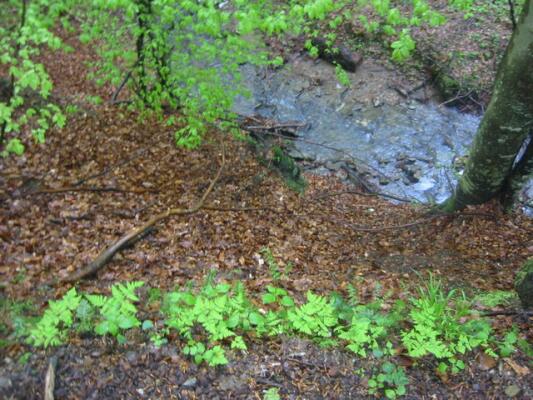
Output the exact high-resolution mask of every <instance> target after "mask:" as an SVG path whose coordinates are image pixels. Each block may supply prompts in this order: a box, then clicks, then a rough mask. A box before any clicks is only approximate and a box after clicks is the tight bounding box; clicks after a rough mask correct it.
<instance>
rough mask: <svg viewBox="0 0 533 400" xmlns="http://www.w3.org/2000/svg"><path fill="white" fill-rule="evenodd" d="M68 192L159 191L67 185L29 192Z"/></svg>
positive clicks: (31, 193)
mask: <svg viewBox="0 0 533 400" xmlns="http://www.w3.org/2000/svg"><path fill="white" fill-rule="evenodd" d="M66 192H115V193H137V194H142V193H157V190H153V189H121V188H117V187H92V186H91V187H77V186H67V187H62V188H57V189H40V190H37V191H35V192H29V193H27V194H28V195H35V194H54V193H66Z"/></svg>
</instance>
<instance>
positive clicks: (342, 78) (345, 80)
mask: <svg viewBox="0 0 533 400" xmlns="http://www.w3.org/2000/svg"><path fill="white" fill-rule="evenodd" d="M335 75H336V76H337V80H338V81H339V83H340V84H341V85H342V86H345V87H350V86H351V85H352V82H351V81H350V77H349V76H348V74H347V73H346V71H345V70H344V69H342V67H341V66H340V65H339V64H336V65H335Z"/></svg>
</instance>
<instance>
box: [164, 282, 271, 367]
mask: <svg viewBox="0 0 533 400" xmlns="http://www.w3.org/2000/svg"><path fill="white" fill-rule="evenodd" d="M162 311H163V314H164V315H165V317H166V318H165V325H166V326H167V327H168V328H169V329H174V330H176V331H177V332H178V333H179V334H180V335H181V336H182V337H183V338H184V339H185V340H187V342H188V343H189V344H188V345H187V346H186V347H185V348H184V352H185V353H186V354H188V355H191V356H193V357H194V359H195V361H197V362H201V361H206V362H208V363H209V364H213V363H214V364H215V365H218V364H219V363H221V362H223V361H224V360H225V357H223V355H224V349H223V348H222V347H221V346H219V345H216V346H213V347H211V348H208V347H207V346H205V345H204V344H203V343H200V342H198V341H197V340H195V338H194V332H195V331H196V330H197V329H199V328H201V330H202V331H203V332H205V335H206V339H207V341H208V342H209V343H217V342H224V341H229V342H230V345H231V348H233V349H241V350H246V344H245V343H244V340H243V338H242V337H241V336H240V335H238V334H237V332H238V331H242V332H246V331H249V330H250V329H251V328H252V324H253V323H254V321H255V322H256V323H257V322H258V321H259V320H261V316H260V315H259V314H258V313H257V311H256V310H255V308H254V307H253V306H252V305H251V303H250V301H249V300H248V298H247V297H246V294H245V292H244V287H243V286H242V284H240V283H239V284H236V285H234V286H231V285H229V284H226V283H219V284H217V285H214V284H213V283H212V282H209V281H208V282H207V283H206V284H205V285H204V286H203V287H202V289H201V290H200V291H199V292H198V293H195V292H194V291H193V290H192V289H188V290H182V291H174V292H170V293H168V294H167V295H166V296H165V299H164V302H163V308H162ZM230 339H231V340H230ZM202 346H203V348H202Z"/></svg>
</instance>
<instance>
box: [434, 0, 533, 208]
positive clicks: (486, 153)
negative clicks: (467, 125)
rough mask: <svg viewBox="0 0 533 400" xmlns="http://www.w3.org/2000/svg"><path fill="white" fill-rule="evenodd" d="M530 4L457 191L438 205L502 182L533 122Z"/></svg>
mask: <svg viewBox="0 0 533 400" xmlns="http://www.w3.org/2000/svg"><path fill="white" fill-rule="evenodd" d="M532 26H533V2H532V1H531V0H526V2H525V3H524V7H523V11H522V14H521V16H520V18H519V20H518V22H517V26H516V29H515V30H514V32H513V34H512V36H511V40H510V42H509V45H508V46H507V50H506V52H505V55H504V58H503V60H502V61H501V63H500V66H499V68H498V73H497V75H496V81H495V83H494V89H493V94H492V98H491V101H490V103H489V106H488V108H487V111H486V113H485V115H484V116H483V119H482V121H481V124H480V126H479V128H478V131H477V134H476V137H475V138H474V143H473V144H472V147H471V149H470V155H469V158H468V161H467V164H466V168H465V171H464V174H463V176H462V177H461V179H460V180H459V183H458V185H457V188H456V191H455V194H454V195H453V196H451V197H450V198H449V199H448V200H446V202H445V203H444V204H442V205H441V208H442V209H443V210H445V211H455V210H460V209H463V208H464V207H465V206H467V205H469V204H481V203H484V202H486V201H488V200H490V199H491V198H493V197H494V196H496V195H497V194H499V193H500V192H501V191H502V190H503V188H504V187H505V186H506V182H507V180H508V178H509V177H510V176H511V175H512V173H513V165H514V164H515V158H516V156H517V153H518V152H519V150H520V148H521V146H522V144H523V143H524V140H525V139H526V137H527V136H528V134H529V132H530V130H531V127H532V126H533V67H532V66H533V30H532V28H531V27H532Z"/></svg>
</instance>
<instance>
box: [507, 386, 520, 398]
mask: <svg viewBox="0 0 533 400" xmlns="http://www.w3.org/2000/svg"><path fill="white" fill-rule="evenodd" d="M519 393H520V388H519V387H518V386H516V385H509V386H507V387H506V388H505V394H506V395H507V396H508V397H516V396H517V395H518V394H519Z"/></svg>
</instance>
